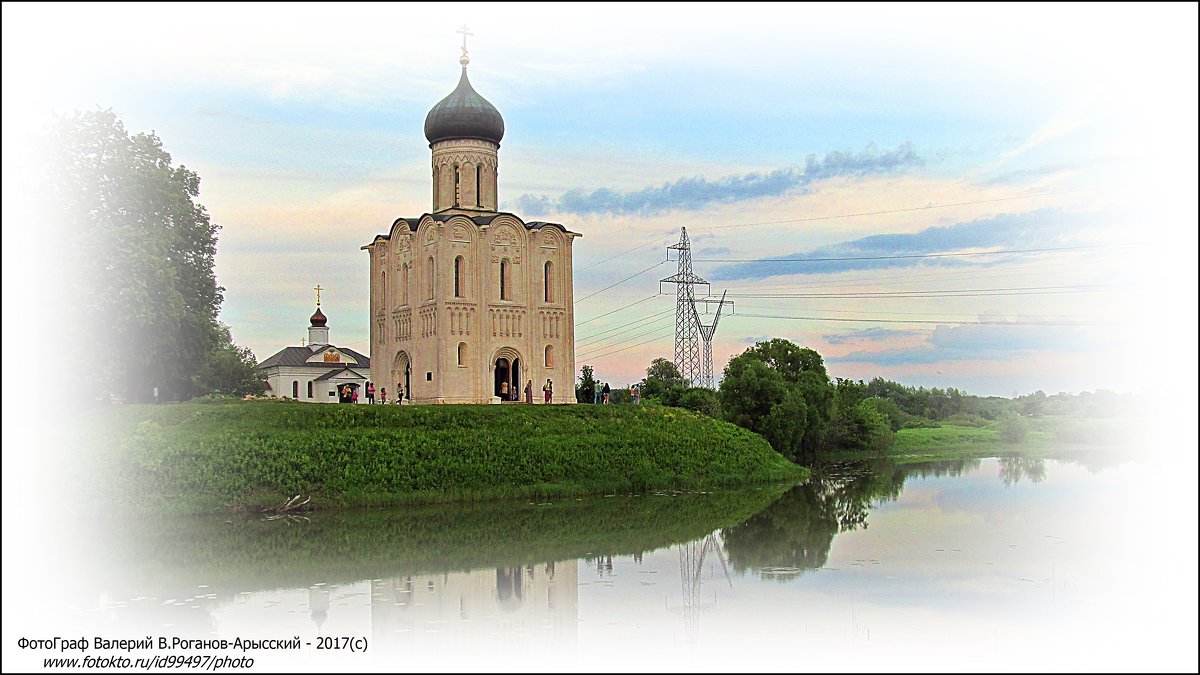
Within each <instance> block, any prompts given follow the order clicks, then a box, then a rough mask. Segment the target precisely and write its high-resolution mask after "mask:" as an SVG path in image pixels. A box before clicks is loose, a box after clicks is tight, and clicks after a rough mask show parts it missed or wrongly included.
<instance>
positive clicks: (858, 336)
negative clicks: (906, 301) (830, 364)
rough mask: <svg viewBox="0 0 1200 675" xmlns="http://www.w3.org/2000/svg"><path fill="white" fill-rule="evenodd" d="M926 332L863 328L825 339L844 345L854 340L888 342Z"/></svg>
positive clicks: (833, 343)
mask: <svg viewBox="0 0 1200 675" xmlns="http://www.w3.org/2000/svg"><path fill="white" fill-rule="evenodd" d="M925 333H928V331H926V330H906V329H900V328H864V329H863V330H856V331H849V332H846V333H838V334H835V335H826V336H825V341H826V342H828V343H829V344H831V345H844V344H849V343H852V342H886V341H888V340H894V339H896V338H909V337H913V336H917V335H923V334H925Z"/></svg>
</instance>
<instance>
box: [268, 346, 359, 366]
mask: <svg viewBox="0 0 1200 675" xmlns="http://www.w3.org/2000/svg"><path fill="white" fill-rule="evenodd" d="M337 350H338V351H339V352H344V353H346V354H349V355H350V356H352V357H354V360H355V361H358V364H357V365H354V366H349V367H351V368H370V367H371V359H370V358H368V357H366V356H363V355H362V354H359V353H358V352H356V351H354V350H353V349H346V348H345V347H337ZM315 353H316V352H314V351H313V350H312V349H309V348H308V347H284V348H283V349H281V350H279V351H278V352H276V353H275V354H274V355H272V356H269V357H267V359H266V360H265V361H263V362H262V363H260V364H258V367H259V368H270V367H272V366H300V367H304V368H321V369H340V368H346V367H348V366H346V364H344V363H308V360H309V359H310V358H312V355H313V354H315Z"/></svg>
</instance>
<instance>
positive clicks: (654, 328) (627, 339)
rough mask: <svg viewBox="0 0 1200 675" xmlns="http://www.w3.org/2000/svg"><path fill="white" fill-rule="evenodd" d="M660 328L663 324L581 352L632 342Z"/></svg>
mask: <svg viewBox="0 0 1200 675" xmlns="http://www.w3.org/2000/svg"><path fill="white" fill-rule="evenodd" d="M642 328H645V326H642ZM662 329H663V326H654V327H652V328H651V329H650V330H647V331H642V332H641V333H638V334H637V335H630V336H629V337H627V338H625V339H623V340H618V341H617V342H613V343H610V344H606V345H593V346H592V347H591V348H590V349H585V350H583V353H584V355H585V356H586V355H587V354H594V353H596V352H602V351H604V350H605V349H611V348H613V347H619V346H621V345H623V344H628V343H629V342H632V341H633V340H637V339H639V338H643V337H645V336H647V335H649V334H651V333H657V332H661V331H662ZM575 358H580V357H579V356H576V357H575Z"/></svg>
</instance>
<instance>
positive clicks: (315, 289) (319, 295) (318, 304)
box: [313, 284, 325, 307]
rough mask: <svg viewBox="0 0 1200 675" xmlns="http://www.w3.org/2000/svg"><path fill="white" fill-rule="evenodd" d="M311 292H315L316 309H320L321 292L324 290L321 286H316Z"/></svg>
mask: <svg viewBox="0 0 1200 675" xmlns="http://www.w3.org/2000/svg"><path fill="white" fill-rule="evenodd" d="M313 290H314V291H316V292H317V307H320V306H321V291H323V290H325V289H324V288H321V284H317V285H316V286H313Z"/></svg>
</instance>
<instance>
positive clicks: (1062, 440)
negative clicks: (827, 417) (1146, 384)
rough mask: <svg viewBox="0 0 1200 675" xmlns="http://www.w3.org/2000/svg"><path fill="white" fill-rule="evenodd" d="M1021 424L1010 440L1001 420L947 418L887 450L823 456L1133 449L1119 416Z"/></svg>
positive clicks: (1053, 454) (908, 459)
mask: <svg viewBox="0 0 1200 675" xmlns="http://www.w3.org/2000/svg"><path fill="white" fill-rule="evenodd" d="M1017 423H1018V424H1020V425H1022V428H1023V431H1022V433H1021V434H1020V437H1019V438H1017V439H1015V440H1014V439H1013V438H1011V437H1008V438H1006V436H1005V434H1004V430H1003V428H1002V424H1001V423H1000V422H997V421H984V420H979V421H977V422H976V423H975V424H954V423H949V422H943V423H941V426H938V427H930V428H915V429H901V430H899V431H897V432H896V437H895V440H894V441H893V443H892V445H891V446H890V447H889V448H888V449H887V450H886V451H884V452H882V453H875V452H869V451H840V452H836V453H830V454H829V455H827V456H825V457H823V458H822V459H823V461H826V462H828V461H842V460H855V459H868V458H877V457H886V458H888V459H890V460H892V461H893V462H895V463H897V464H914V463H917V462H927V461H931V460H952V459H972V458H983V457H1013V456H1017V457H1027V458H1030V459H1079V458H1081V457H1084V456H1097V457H1114V456H1119V455H1121V454H1122V453H1124V452H1126V451H1127V448H1128V447H1130V444H1131V443H1130V440H1131V433H1132V431H1133V430H1134V428H1135V427H1134V426H1133V425H1134V422H1133V421H1131V420H1128V419H1114V418H1105V419H1090V418H1078V417H1037V418H1022V419H1020V420H1019V421H1018V422H1017Z"/></svg>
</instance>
